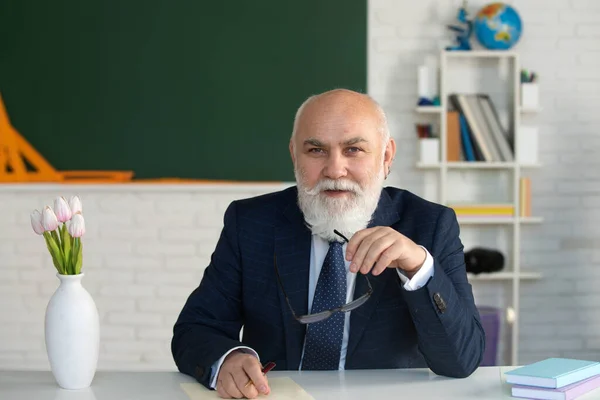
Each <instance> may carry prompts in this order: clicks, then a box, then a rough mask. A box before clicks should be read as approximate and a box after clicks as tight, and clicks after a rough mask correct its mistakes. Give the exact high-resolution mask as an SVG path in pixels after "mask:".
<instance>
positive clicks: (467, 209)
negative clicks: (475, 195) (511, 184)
mask: <svg viewBox="0 0 600 400" xmlns="http://www.w3.org/2000/svg"><path fill="white" fill-rule="evenodd" d="M449 207H451V208H452V209H453V210H454V212H455V213H456V216H457V217H461V218H470V217H475V218H492V217H504V218H505V217H512V216H514V215H515V207H514V206H513V205H511V204H450V205H449Z"/></svg>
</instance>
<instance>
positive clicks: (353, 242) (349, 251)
mask: <svg viewBox="0 0 600 400" xmlns="http://www.w3.org/2000/svg"><path fill="white" fill-rule="evenodd" d="M375 229H377V228H367V229H363V230H361V231H358V232H356V233H355V234H354V235H352V237H351V238H350V241H349V242H348V244H347V245H346V260H348V261H352V259H353V258H354V253H356V250H357V249H358V246H359V245H360V242H362V240H363V238H364V237H365V236H368V235H369V234H370V233H371V232H373V230H375Z"/></svg>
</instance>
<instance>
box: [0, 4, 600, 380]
mask: <svg viewBox="0 0 600 400" xmlns="http://www.w3.org/2000/svg"><path fill="white" fill-rule="evenodd" d="M487 2H488V1H485V0H477V1H474V0H471V1H469V6H470V8H471V9H473V10H475V9H477V8H478V7H479V6H481V5H483V4H484V3H487ZM461 3H462V0H421V1H419V2H414V1H407V0H371V1H370V3H369V46H368V51H369V64H368V71H369V75H368V82H369V91H370V93H371V94H372V95H373V96H374V97H375V98H376V99H377V100H378V101H380V102H381V103H382V105H383V106H384V108H385V109H386V111H387V113H388V115H389V120H390V127H391V130H392V132H393V135H394V137H395V138H396V140H397V141H398V155H397V157H396V161H395V165H394V171H393V174H392V175H391V176H390V178H389V179H388V182H387V183H388V184H390V185H397V186H401V187H404V188H407V189H409V190H412V191H414V192H416V193H418V194H422V195H429V193H430V190H431V188H430V187H428V186H427V185H426V184H424V182H427V181H431V179H428V177H429V178H431V175H429V174H431V172H422V171H419V170H416V169H415V168H414V164H415V162H416V148H415V140H414V138H415V133H414V128H413V126H414V123H415V122H416V121H417V119H416V117H417V116H416V115H415V114H414V113H413V108H414V105H415V98H416V94H417V93H416V83H415V77H416V66H417V65H418V64H419V63H420V62H421V61H422V58H423V56H424V54H425V52H436V51H437V49H438V48H439V46H440V43H439V41H440V40H442V39H450V38H451V36H450V35H449V34H448V33H447V32H446V31H445V30H444V28H443V27H444V26H445V25H446V24H448V23H454V18H455V13H456V9H457V7H458V6H460V4H461ZM509 3H512V4H514V5H515V7H517V9H518V11H519V12H520V14H521V16H522V18H523V20H524V24H525V29H524V37H523V38H522V40H521V42H520V43H519V45H518V47H517V48H516V49H515V50H516V51H518V52H519V53H520V54H521V61H522V64H523V66H524V67H526V68H529V69H532V70H535V71H537V72H538V73H539V76H540V79H541V80H540V84H541V94H542V97H541V103H542V106H543V112H542V113H541V114H540V115H539V116H536V117H534V118H535V119H534V120H533V121H535V122H536V123H539V126H540V132H541V135H542V140H541V141H540V143H541V149H540V158H541V160H542V162H543V163H544V167H543V168H542V169H541V170H539V171H536V172H534V173H533V175H532V177H533V194H534V199H533V206H534V212H535V213H536V214H537V215H541V216H543V217H544V218H545V222H544V224H543V225H542V226H530V227H529V226H528V227H524V229H523V232H522V233H523V252H522V258H523V260H522V261H523V264H524V266H525V267H526V268H528V269H529V268H530V269H533V270H539V271H542V272H543V273H544V276H545V278H544V279H543V280H541V281H539V282H535V283H525V284H523V285H522V316H521V346H520V361H521V362H530V361H534V360H537V359H540V358H543V357H547V356H553V355H557V356H571V357H586V358H595V359H598V358H600V310H599V309H598V306H597V304H600V296H599V295H598V294H597V293H598V291H597V290H596V288H597V287H598V286H599V285H600V273H598V271H600V251H599V250H597V249H598V248H600V235H599V233H600V229H599V228H598V222H600V221H599V220H600V214H599V211H598V210H599V209H600V206H599V205H598V204H600V172H599V170H598V168H597V167H598V163H597V162H596V161H595V159H594V156H596V155H597V154H598V150H599V149H598V147H599V145H600V139H599V138H600V136H598V133H597V130H598V129H597V126H598V124H599V123H600V119H599V117H598V115H600V114H599V113H597V112H595V111H596V110H595V109H596V102H597V101H598V100H600V95H598V93H600V72H598V71H600V69H598V67H599V66H600V45H599V43H600V32H599V31H598V27H597V25H598V24H599V23H600V2H599V1H596V0H593V1H590V0H588V1H584V0H519V1H517V0H514V1H509ZM528 118H529V117H528ZM276 189H277V188H275V187H251V186H243V187H238V188H229V189H215V188H213V189H211V188H206V187H205V188H198V187H190V186H180V187H173V188H170V189H169V190H165V187H161V188H156V187H147V188H142V187H135V188H115V187H111V186H108V187H87V186H76V187H74V186H70V187H64V188H57V187H48V186H44V187H42V188H37V189H33V188H32V189H28V188H22V189H14V187H12V188H9V187H0V207H1V208H0V209H1V210H2V211H1V215H2V223H1V224H0V326H2V328H1V329H0V368H6V367H10V368H48V367H49V366H48V361H47V357H46V354H45V347H44V343H43V341H44V339H43V320H44V311H45V306H46V304H47V301H48V299H49V298H50V296H51V295H52V293H53V292H54V290H55V289H56V287H57V285H58V280H57V279H56V278H55V276H54V268H53V266H52V264H51V262H50V260H49V257H48V255H47V254H46V250H45V248H44V245H43V242H42V240H41V238H39V237H37V236H35V235H34V234H33V233H32V232H31V230H30V227H29V212H30V211H31V210H32V209H34V208H39V207H42V205H44V204H47V203H49V202H50V201H51V200H52V199H53V198H54V196H56V195H58V194H64V195H70V194H72V193H78V194H80V195H81V196H82V198H83V200H84V212H85V214H86V217H87V220H86V222H87V227H88V233H87V234H86V238H85V242H84V243H85V254H84V257H85V261H84V271H85V273H86V277H85V278H84V281H83V284H84V286H85V287H86V288H87V289H88V291H89V292H90V293H91V294H92V296H93V297H94V299H95V301H96V303H97V306H98V309H99V311H100V316H101V319H102V345H101V355H100V365H99V367H100V368H101V369H108V368H111V369H114V368H118V369H129V368H135V369H174V364H173V362H172V359H171V355H170V352H169V340H170V336H171V328H172V325H173V322H174V321H175V318H176V317H177V314H178V312H179V310H180V309H181V306H182V305H183V302H184V301H185V299H186V297H187V296H188V294H189V293H190V291H191V290H193V288H194V287H196V285H197V284H198V282H199V280H200V279H201V276H202V271H203V268H204V267H205V266H206V264H207V262H208V260H209V257H210V254H211V252H212V250H213V248H214V245H215V243H216V240H217V237H218V235H219V232H220V229H221V223H222V215H223V211H224V210H225V207H227V205H228V204H229V202H230V201H231V200H233V199H235V198H241V197H247V196H252V195H254V194H259V193H263V192H265V191H271V190H276ZM465 237H468V234H467V232H465ZM475 291H476V296H477V300H478V302H480V303H486V304H499V303H501V302H502V301H503V299H504V298H506V296H510V292H509V291H507V290H504V289H503V286H502V284H501V283H500V284H499V283H476V284H475Z"/></svg>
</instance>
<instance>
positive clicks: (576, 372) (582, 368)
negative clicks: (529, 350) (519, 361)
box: [505, 358, 600, 389]
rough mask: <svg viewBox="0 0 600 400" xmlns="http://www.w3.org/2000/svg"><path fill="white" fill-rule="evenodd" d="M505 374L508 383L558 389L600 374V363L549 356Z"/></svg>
mask: <svg viewBox="0 0 600 400" xmlns="http://www.w3.org/2000/svg"><path fill="white" fill-rule="evenodd" d="M505 375H506V382H508V383H513V384H517V385H525V386H536V387H544V388H551V389H556V388H562V387H564V386H567V385H569V384H571V383H574V382H579V381H582V380H584V379H587V378H590V377H592V376H594V375H600V363H599V362H597V361H586V360H574V359H570V358H548V359H545V360H542V361H538V362H536V363H533V364H529V365H525V366H523V367H520V368H516V369H513V370H511V371H508V372H505Z"/></svg>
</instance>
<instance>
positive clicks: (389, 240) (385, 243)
mask: <svg viewBox="0 0 600 400" xmlns="http://www.w3.org/2000/svg"><path fill="white" fill-rule="evenodd" d="M397 245H398V242H397V241H396V240H395V237H394V235H389V234H387V235H384V236H380V237H379V238H378V239H377V240H376V241H374V242H373V243H372V244H371V247H370V248H369V252H368V253H367V255H365V258H364V260H363V265H362V267H361V270H360V272H361V273H363V274H367V273H369V271H371V270H372V269H374V268H375V264H376V263H377V262H378V261H379V260H380V259H381V257H382V255H383V254H384V253H385V252H386V251H388V250H389V249H390V248H391V247H393V246H397ZM384 261H385V260H384ZM389 264H390V263H389V262H388V263H387V264H386V265H385V267H387V266H388V265H389ZM385 267H384V268H385Z"/></svg>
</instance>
